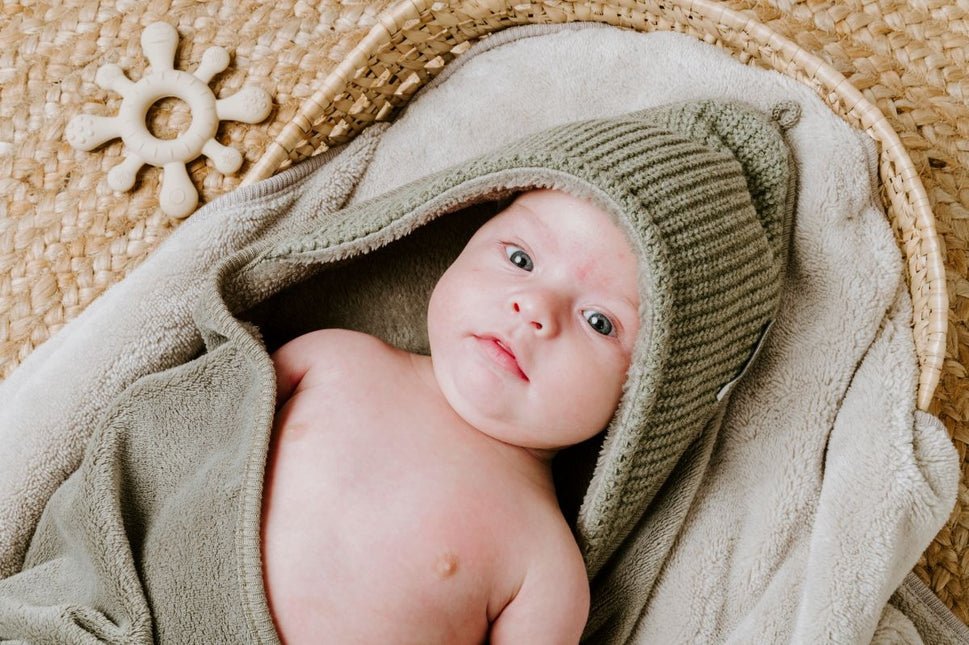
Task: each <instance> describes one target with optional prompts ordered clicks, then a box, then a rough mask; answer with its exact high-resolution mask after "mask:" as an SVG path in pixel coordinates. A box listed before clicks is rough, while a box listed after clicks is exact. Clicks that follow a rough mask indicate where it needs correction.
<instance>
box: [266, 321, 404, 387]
mask: <svg viewBox="0 0 969 645" xmlns="http://www.w3.org/2000/svg"><path fill="white" fill-rule="evenodd" d="M401 353H402V352H401V351H400V350H398V349H396V348H394V347H392V346H390V345H388V344H387V343H385V342H383V341H382V340H380V339H378V338H375V337H374V336H370V335H368V334H364V333H361V332H357V331H351V330H348V329H320V330H317V331H313V332H310V333H308V334H304V335H302V336H298V337H297V338H294V339H293V340H291V341H289V342H288V343H286V344H285V345H283V346H282V347H280V348H279V349H277V350H276V351H275V352H274V353H273V355H272V360H273V364H274V365H275V368H276V378H277V395H278V400H279V402H280V403H281V402H283V401H285V400H287V399H288V398H289V397H290V396H291V395H292V394H293V393H295V392H298V391H301V390H305V389H307V388H309V387H315V386H335V385H340V386H343V387H349V386H352V385H353V384H354V383H356V382H357V381H358V380H359V379H367V378H370V377H372V376H373V374H375V373H377V374H380V373H384V372H387V371H389V370H388V368H390V367H392V366H393V365H394V364H396V363H399V362H400V361H401V357H400V354H401Z"/></svg>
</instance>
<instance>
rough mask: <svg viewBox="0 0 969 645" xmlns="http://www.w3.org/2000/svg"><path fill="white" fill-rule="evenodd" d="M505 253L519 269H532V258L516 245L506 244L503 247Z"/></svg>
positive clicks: (533, 266)
mask: <svg viewBox="0 0 969 645" xmlns="http://www.w3.org/2000/svg"><path fill="white" fill-rule="evenodd" d="M505 255H507V256H508V259H509V260H510V261H511V263H512V264H514V265H515V266H516V267H518V268H519V269H524V270H525V271H531V270H532V269H534V268H535V265H534V264H532V259H531V258H530V257H528V254H527V253H525V252H524V251H522V250H521V249H520V248H518V247H517V246H513V245H511V244H509V245H507V246H506V247H505Z"/></svg>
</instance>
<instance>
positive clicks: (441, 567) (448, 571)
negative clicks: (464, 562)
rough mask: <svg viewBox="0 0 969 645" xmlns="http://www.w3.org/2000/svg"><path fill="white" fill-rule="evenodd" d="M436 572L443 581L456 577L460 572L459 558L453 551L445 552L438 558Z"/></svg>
mask: <svg viewBox="0 0 969 645" xmlns="http://www.w3.org/2000/svg"><path fill="white" fill-rule="evenodd" d="M434 571H435V572H436V573H437V577H438V578H440V579H441V580H447V579H448V578H450V577H452V576H454V574H455V573H457V572H458V556H457V555H455V554H454V553H453V552H451V551H445V552H444V553H442V554H441V555H440V556H438V558H437V564H436V565H435V566H434Z"/></svg>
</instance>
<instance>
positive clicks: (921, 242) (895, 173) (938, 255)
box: [242, 0, 949, 410]
mask: <svg viewBox="0 0 969 645" xmlns="http://www.w3.org/2000/svg"><path fill="white" fill-rule="evenodd" d="M596 4H597V5H599V6H613V7H617V8H620V9H627V10H636V11H643V12H646V13H650V14H651V15H664V16H669V15H670V14H672V13H673V10H674V9H679V10H682V11H684V12H686V13H687V15H689V14H694V13H695V14H697V15H699V16H702V17H703V18H706V19H709V20H713V21H715V22H717V23H718V24H720V25H722V26H723V27H726V29H727V30H729V31H731V32H735V33H736V34H738V35H743V37H744V38H747V39H749V40H750V41H752V42H753V43H756V44H760V45H764V46H765V47H767V48H769V49H770V51H771V52H772V53H775V54H776V55H777V56H779V57H780V59H781V60H782V61H784V62H785V63H786V66H785V67H784V68H781V67H780V66H779V65H778V63H777V62H776V61H775V60H773V59H766V58H764V57H758V60H760V61H761V62H762V63H766V64H769V65H770V66H771V67H772V68H774V69H775V70H776V71H779V72H781V73H783V74H785V75H786V76H789V77H791V76H793V74H792V73H791V71H792V70H796V71H799V72H801V73H803V74H804V75H805V76H806V77H807V78H808V79H811V80H812V81H813V82H815V83H817V87H814V88H813V89H815V92H816V93H818V94H819V95H820V96H821V98H822V100H824V101H825V103H827V104H828V105H829V107H832V110H833V111H835V112H836V113H838V112H837V110H834V106H833V105H832V103H833V102H834V101H835V100H837V101H838V102H840V103H841V104H842V105H843V106H844V109H845V113H844V114H842V113H838V115H839V117H840V118H842V119H843V120H846V121H848V122H849V123H851V121H852V119H851V118H849V117H853V119H854V121H856V123H855V125H857V126H858V127H860V129H862V130H864V131H865V132H866V133H867V134H868V135H869V136H870V137H871V138H872V139H873V140H875V142H876V143H877V144H879V146H880V151H879V158H880V159H881V161H882V162H881V163H880V164H879V180H880V182H881V183H882V184H883V185H885V184H887V182H888V181H889V180H890V179H893V178H895V179H897V180H898V181H899V182H901V186H902V187H903V188H904V190H902V191H896V192H892V191H888V192H889V203H886V204H884V206H885V207H886V209H887V210H889V211H890V210H891V209H893V208H894V207H895V206H896V205H897V206H899V208H901V207H902V206H904V205H905V204H907V205H908V206H910V207H911V209H912V211H913V213H914V217H913V219H912V221H913V224H912V229H911V230H912V231H914V232H917V233H918V246H919V247H920V249H919V250H920V251H921V255H919V254H915V256H914V257H911V254H910V253H909V252H908V251H907V250H905V249H903V253H904V254H905V255H906V259H907V269H909V270H907V271H906V273H907V274H908V277H909V279H910V284H909V288H910V290H911V292H912V295H913V299H914V298H915V296H916V295H917V294H916V284H915V280H914V276H913V275H912V272H911V268H912V267H913V265H914V264H919V262H918V261H921V262H922V263H924V266H923V267H922V268H924V271H925V279H924V281H920V284H921V285H922V286H924V288H925V289H926V290H927V297H926V298H925V304H926V308H925V309H927V310H928V315H927V316H923V317H921V318H920V312H921V311H924V310H916V311H914V312H913V325H915V324H917V323H919V322H921V324H922V325H924V326H925V328H926V331H925V334H924V338H922V339H921V342H920V337H919V334H916V353H917V354H918V359H919V381H918V395H917V406H918V408H919V409H920V410H928V408H929V406H930V404H931V402H932V399H933V396H934V393H935V389H936V387H937V385H938V383H939V380H940V378H941V373H942V363H943V360H944V356H945V348H946V334H947V327H948V309H949V303H948V293H947V290H946V281H945V268H944V262H943V258H942V248H941V244H940V241H939V236H938V232H937V230H936V226H935V216H934V214H933V213H932V208H931V203H930V201H929V198H928V194H927V192H926V190H925V186H924V184H923V183H922V180H921V177H920V176H919V173H918V171H917V170H916V168H915V165H914V163H913V162H912V159H911V157H910V156H909V154H908V151H907V150H906V149H905V147H904V145H903V144H902V141H901V138H900V137H899V135H898V133H897V132H896V131H895V129H894V128H893V127H892V125H891V124H890V123H889V121H888V118H887V117H886V116H885V115H884V114H883V113H882V111H881V110H880V109H879V108H878V107H877V106H876V105H874V104H873V103H872V102H870V101H869V100H868V99H866V98H865V97H864V95H863V94H862V93H861V91H860V90H858V89H857V88H856V87H854V85H853V84H852V83H851V82H850V80H849V79H848V78H847V77H845V76H844V75H843V74H842V73H841V72H839V71H838V70H836V69H835V68H834V67H832V66H831V65H829V64H827V63H826V62H824V61H823V60H822V59H821V58H819V57H818V56H816V55H815V54H812V53H811V52H809V51H807V50H805V49H804V48H802V47H801V46H800V45H798V44H796V43H794V42H793V41H791V40H790V39H788V38H786V37H784V36H782V35H781V34H779V33H777V32H775V31H774V30H772V29H771V28H770V27H768V26H767V25H765V24H763V23H761V22H759V21H758V20H757V19H756V18H753V17H751V16H749V15H745V14H742V13H740V12H738V11H736V10H734V9H732V8H730V7H728V6H726V5H724V4H721V3H719V2H717V0H664V1H663V2H662V3H660V4H658V5H650V4H648V3H647V0H617V1H616V2H609V1H608V0H606V1H604V2H599V3H596ZM590 6H591V5H590V3H588V2H586V3H581V5H580V3H576V2H570V1H568V0H522V1H517V0H516V1H514V2H513V1H512V0H487V2H482V1H481V0H453V1H449V2H441V1H440V0H400V1H399V2H396V3H394V4H392V5H390V6H388V7H387V8H386V9H385V10H384V11H382V12H381V13H380V14H379V15H378V17H377V18H378V21H377V23H376V24H375V25H374V26H373V27H372V28H371V29H370V31H369V32H368V33H367V35H366V36H365V37H364V38H363V39H362V40H361V41H360V42H359V43H358V44H357V46H356V47H354V48H353V50H352V51H351V52H350V53H349V55H348V56H347V57H346V58H345V59H344V60H343V61H342V62H341V63H340V64H339V65H338V66H337V67H336V68H335V69H334V70H333V71H331V72H330V73H329V74H328V75H327V76H326V77H325V78H324V79H323V81H322V82H321V85H320V87H319V88H318V89H317V90H316V91H315V92H314V93H313V95H312V96H311V97H309V98H307V99H305V100H304V101H303V103H302V104H301V105H300V107H299V109H298V111H297V113H296V115H295V116H294V117H293V119H292V120H290V122H289V123H287V124H286V125H285V126H284V127H283V129H282V130H281V131H280V133H279V135H278V136H277V137H276V139H275V140H274V141H273V142H272V143H270V144H269V146H268V147H267V149H266V151H265V152H264V153H263V155H262V156H261V157H260V158H259V159H258V160H257V162H256V163H255V164H254V165H253V166H252V167H251V168H250V170H249V172H248V173H247V174H246V176H245V177H244V178H243V181H242V184H243V185H246V184H251V183H254V182H256V181H259V180H262V179H266V178H268V177H270V176H272V175H273V174H275V173H276V172H278V171H279V170H280V169H281V168H282V166H283V165H284V164H285V163H286V162H289V161H300V160H302V159H303V158H305V156H308V155H305V156H301V155H300V154H299V153H298V152H294V151H296V150H297V148H298V147H300V146H301V145H303V144H304V143H305V142H307V140H308V139H309V137H308V136H307V135H308V133H312V132H313V130H314V128H315V126H316V124H317V123H318V121H319V119H320V117H321V115H322V114H323V112H324V110H325V109H326V107H327V106H328V105H330V104H331V103H332V101H333V100H334V99H335V98H336V97H338V96H339V95H340V94H341V93H343V92H344V91H345V90H346V88H347V87H348V86H349V85H350V83H351V82H352V81H353V79H354V78H355V77H357V76H358V74H359V72H360V71H361V70H365V69H366V68H367V67H368V66H369V64H370V61H371V60H372V58H373V54H374V52H375V51H377V49H378V48H380V47H383V46H386V45H388V44H389V43H391V42H392V40H393V38H395V37H396V36H397V35H398V34H400V33H401V32H402V31H403V30H404V29H405V28H406V27H405V26H406V25H408V24H409V23H413V22H414V21H415V20H419V19H420V18H421V16H423V15H427V14H428V13H429V12H433V14H434V16H435V17H437V16H441V15H444V14H449V15H453V14H456V13H460V14H461V15H462V16H465V17H470V18H472V19H475V20H480V24H478V23H475V24H474V25H473V26H469V25H467V24H464V25H462V31H465V32H467V33H470V34H471V35H469V36H468V38H467V40H476V39H478V38H479V37H480V36H482V35H486V34H489V33H492V32H496V31H499V30H501V29H503V28H505V27H508V26H511V25H510V24H507V25H501V24H495V23H496V21H494V20H492V21H485V20H484V18H487V17H494V16H496V15H505V16H511V15H512V14H514V15H515V16H516V17H518V16H521V15H527V14H530V13H531V12H528V11H527V9H528V8H529V7H535V8H537V9H539V8H540V9H548V8H553V9H555V10H556V12H557V13H558V16H556V17H553V18H549V16H548V14H547V13H545V14H543V15H542V16H541V19H536V18H535V17H534V16H532V17H531V18H530V19H525V20H519V23H520V24H528V23H546V24H555V23H565V22H574V21H585V22H599V23H605V24H611V25H613V26H618V27H625V28H636V27H635V26H634V25H632V24H631V23H630V22H629V21H628V20H625V21H623V20H622V19H621V18H618V17H616V16H615V15H613V16H608V15H604V14H602V13H595V12H592V11H590V10H589V7H590ZM580 9H581V10H580ZM536 13H537V12H536ZM516 19H517V18H516ZM411 28H412V27H411ZM691 28H694V29H700V28H702V23H701V22H700V21H695V22H691ZM649 29H650V30H669V29H667V28H664V27H661V26H656V25H652V26H650V28H649ZM637 30H638V31H647V29H637ZM690 35H693V36H696V35H695V34H690ZM709 35H710V36H712V37H714V38H719V37H721V36H722V35H723V34H720V33H711V34H709ZM717 44H719V45H720V46H721V47H722V48H725V49H728V50H729V51H730V52H731V54H733V55H734V56H735V57H736V56H737V55H738V49H734V48H731V47H726V46H725V45H724V44H723V42H718V43H717ZM731 44H732V43H731ZM744 62H746V61H744ZM795 80H797V81H798V82H801V83H804V84H808V83H806V82H805V81H804V80H802V79H800V78H795ZM821 90H824V91H825V92H826V93H827V96H825V95H824V94H822V92H821ZM408 98H409V96H408ZM351 134H354V135H355V134H356V132H354V133H351ZM325 147H326V146H325V144H324V145H323V146H322V147H321V148H319V149H317V150H315V151H314V153H318V152H320V151H321V150H322V149H325ZM899 192H901V193H903V197H896V195H898V193H899ZM887 214H888V215H889V216H891V214H890V213H887ZM890 218H891V217H890Z"/></svg>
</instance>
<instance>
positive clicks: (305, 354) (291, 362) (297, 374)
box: [272, 332, 325, 408]
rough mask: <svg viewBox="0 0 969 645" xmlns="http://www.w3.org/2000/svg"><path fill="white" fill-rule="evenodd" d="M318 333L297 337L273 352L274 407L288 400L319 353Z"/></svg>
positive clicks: (319, 341) (319, 339)
mask: <svg viewBox="0 0 969 645" xmlns="http://www.w3.org/2000/svg"><path fill="white" fill-rule="evenodd" d="M324 340H325V339H321V338H320V332H311V333H309V334H304V335H303V336H298V337H296V338H294V339H293V340H291V341H289V342H288V343H286V344H285V345H283V346H282V347H280V348H279V349H277V350H276V351H275V352H273V355H272V359H273V365H274V366H275V368H276V407H277V408H278V407H279V406H281V405H282V404H283V403H285V402H286V401H288V400H289V397H291V396H292V395H293V394H294V393H295V392H296V388H297V387H299V384H300V381H302V380H303V377H304V376H306V372H308V371H309V369H310V367H311V366H312V364H313V358H314V356H315V355H316V354H317V352H318V351H319V345H320V344H321V341H324Z"/></svg>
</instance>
